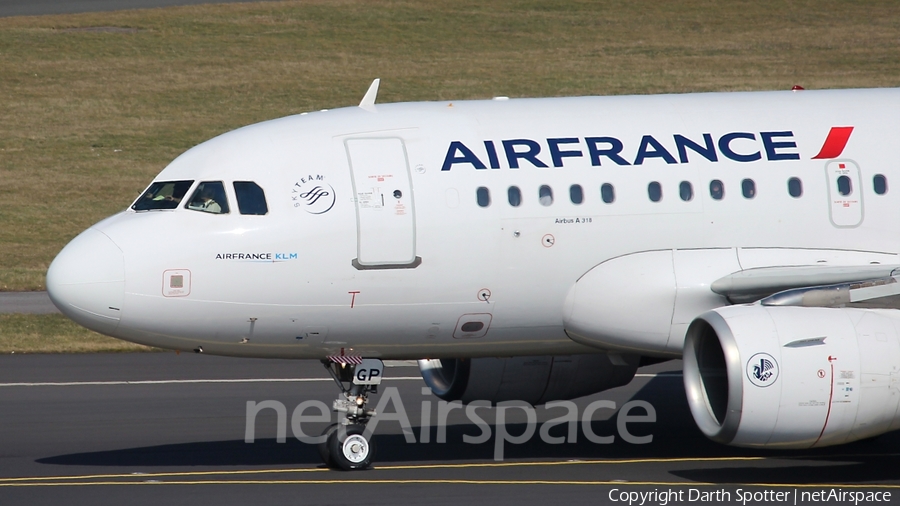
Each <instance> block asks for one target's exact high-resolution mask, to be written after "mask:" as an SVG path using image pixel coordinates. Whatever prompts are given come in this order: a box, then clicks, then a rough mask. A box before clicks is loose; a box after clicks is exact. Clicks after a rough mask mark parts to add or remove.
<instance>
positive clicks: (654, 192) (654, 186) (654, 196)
mask: <svg viewBox="0 0 900 506" xmlns="http://www.w3.org/2000/svg"><path fill="white" fill-rule="evenodd" d="M647 195H648V196H649V197H650V200H652V201H653V202H659V201H660V200H662V186H660V184H659V183H657V182H656V181H653V182H652V183H650V184H648V185H647Z"/></svg>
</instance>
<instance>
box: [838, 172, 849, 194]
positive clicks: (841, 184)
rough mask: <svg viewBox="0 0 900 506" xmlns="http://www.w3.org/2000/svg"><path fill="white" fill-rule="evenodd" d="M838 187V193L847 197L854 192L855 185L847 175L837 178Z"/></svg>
mask: <svg viewBox="0 0 900 506" xmlns="http://www.w3.org/2000/svg"><path fill="white" fill-rule="evenodd" d="M837 187H838V193H840V194H841V195H843V196H845V197H846V196H847V195H850V194H851V193H853V185H852V184H851V183H850V178H849V177H847V176H841V177H839V178H837Z"/></svg>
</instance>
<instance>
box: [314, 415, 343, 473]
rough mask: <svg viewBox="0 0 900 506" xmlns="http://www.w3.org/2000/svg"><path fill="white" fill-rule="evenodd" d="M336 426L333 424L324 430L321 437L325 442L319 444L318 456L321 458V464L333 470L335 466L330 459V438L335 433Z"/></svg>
mask: <svg viewBox="0 0 900 506" xmlns="http://www.w3.org/2000/svg"><path fill="white" fill-rule="evenodd" d="M337 428H338V424H336V423H333V424H331V425H329V426H328V427H326V428H325V430H324V431H323V432H322V435H323V436H325V440H324V441H322V442H321V443H319V445H318V446H319V455H320V456H321V457H322V462H324V463H325V465H326V466H328V467H331V468H335V467H337V465H336V464H335V463H334V461H333V460H332V459H331V449H330V446H329V445H330V444H331V437H332V435H333V434H334V433H335V432H336V431H337Z"/></svg>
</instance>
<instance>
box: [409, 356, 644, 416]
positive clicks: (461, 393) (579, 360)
mask: <svg viewBox="0 0 900 506" xmlns="http://www.w3.org/2000/svg"><path fill="white" fill-rule="evenodd" d="M639 362H640V357H639V356H637V355H607V354H597V355H571V356H556V357H509V358H473V359H440V360H437V359H433V360H419V370H420V371H421V372H422V378H423V379H424V380H425V383H426V384H427V385H428V386H429V387H431V391H432V392H434V394H435V395H437V396H438V397H440V398H441V399H444V400H445V401H457V400H460V401H462V402H463V403H469V402H472V401H477V400H487V401H490V402H491V403H497V402H501V401H509V400H521V401H526V402H528V403H530V404H532V405H535V406H536V405H539V404H544V403H546V402H549V401H553V400H564V399H574V398H576V397H582V396H585V395H590V394H594V393H597V392H602V391H603V390H608V389H610V388H615V387H618V386H622V385H626V384H628V382H630V381H631V379H632V378H634V373H635V371H636V370H637V367H638V364H639Z"/></svg>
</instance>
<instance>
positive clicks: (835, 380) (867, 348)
mask: <svg viewBox="0 0 900 506" xmlns="http://www.w3.org/2000/svg"><path fill="white" fill-rule="evenodd" d="M898 328H900V316H898V315H897V314H896V312H895V311H893V310H871V309H847V308H840V309H833V308H809V307H765V306H761V305H749V306H731V307H725V308H720V309H716V310H713V311H710V312H707V313H705V314H703V315H701V316H700V317H698V318H697V319H696V320H694V322H693V323H691V325H690V327H689V328H688V332H687V336H686V337H685V346H684V385H685V390H686V392H687V397H688V404H689V405H690V408H691V414H692V415H693V417H694V420H695V421H696V423H697V425H698V427H699V428H700V430H701V431H702V432H703V433H704V434H706V436H707V437H709V438H710V439H712V440H714V441H717V442H720V443H724V444H729V445H734V446H745V447H777V448H809V447H813V446H815V447H820V446H829V445H835V444H843V443H848V442H851V441H856V440H859V439H864V438H867V437H872V436H876V435H879V434H883V433H885V432H888V431H891V430H895V429H898V428H900V423H898V421H900V419H898V416H897V414H898V407H900V339H898Z"/></svg>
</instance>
